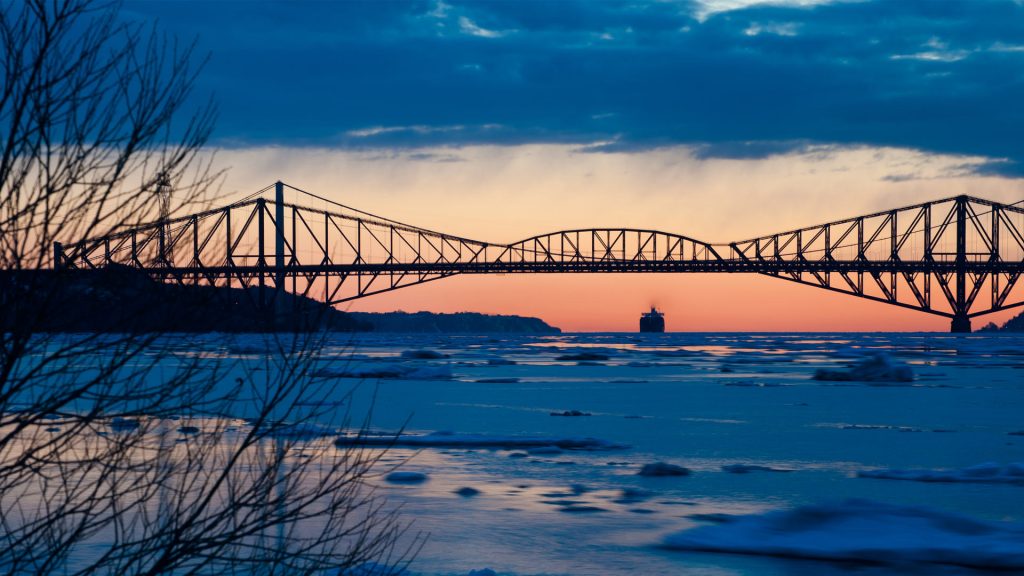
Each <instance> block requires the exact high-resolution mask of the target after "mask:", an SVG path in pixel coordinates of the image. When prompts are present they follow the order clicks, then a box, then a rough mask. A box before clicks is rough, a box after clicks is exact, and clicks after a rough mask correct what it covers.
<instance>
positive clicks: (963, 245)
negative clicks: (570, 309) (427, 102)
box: [54, 182, 1024, 332]
mask: <svg viewBox="0 0 1024 576" xmlns="http://www.w3.org/2000/svg"><path fill="white" fill-rule="evenodd" d="M273 188H274V190H275V194H274V196H273V197H272V198H264V197H262V196H260V197H257V198H251V199H248V200H246V201H244V202H238V203H235V204H231V205H229V206H225V207H223V208H218V209H215V210H208V211H205V212H201V213H197V214H193V215H190V216H184V217H180V218H173V219H168V220H162V221H157V222H153V223H151V224H147V225H143V226H139V227H135V228H130V229H125V230H120V231H117V232H115V233H112V234H109V235H106V236H102V237H98V238H90V239H86V240H80V241H76V242H73V243H66V244H61V243H57V244H55V245H54V268H56V269H94V268H102V267H104V266H110V265H114V264H118V265H124V266H131V267H135V268H139V269H142V270H145V271H146V272H147V273H148V274H150V275H151V276H152V277H154V278H156V279H159V280H162V281H166V282H178V283H181V284H196V285H200V284H202V285H216V286H234V287H243V288H250V287H252V288H255V287H259V288H260V289H259V290H253V291H248V292H252V293H254V294H255V295H256V297H257V298H259V300H260V303H261V304H263V305H265V306H266V307H267V308H268V310H272V309H273V308H274V306H275V302H274V300H275V295H276V294H279V293H280V292H281V291H289V292H291V293H295V294H301V295H303V296H307V297H312V298H318V299H320V300H322V301H323V302H325V303H328V304H337V303H341V302H345V301H349V300H353V299H356V298H364V297H367V296H370V295H373V294H379V293H382V292H388V291H392V290H397V289H399V288H404V287H408V286H413V285H416V284H422V283H424V282H430V281H434V280H438V279H441V278H445V277H448V276H453V275H456V274H497V273H501V274H505V273H595V272H623V273H625V272H633V273H649V272H662V273H670V272H674V273H683V272H686V273H696V272H705V273H750V274H764V275H769V276H774V277H776V278H781V279H784V280H789V281H792V282H797V283H801V284H806V285H809V286H814V287H817V288H823V289H826V290H832V291H836V292H841V293H845V294H850V295H853V296H857V297H860V298H866V299H870V300H875V301H878V302H884V303H886V304H891V305H895V306H901V307H905V308H911V309H914V310H919V311H922V312H926V313H929V314H937V315H940V316H945V317H948V318H950V319H951V320H952V324H951V327H952V330H953V331H954V332H966V331H970V319H971V318H973V317H975V316H980V315H983V314H988V313H991V312H996V311H999V310H1005V309H1008V308H1013V307H1016V306H1021V305H1024V294H1022V292H1024V289H1021V287H1020V284H1021V283H1019V280H1020V277H1021V274H1022V273H1024V207H1022V206H1021V203H1016V204H1001V203H997V202H991V201H988V200H984V199H981V198H974V197H971V196H957V197H954V198H945V199H942V200H936V201H933V202H925V203H921V204H916V205H913V206H906V207H903V208H894V209H892V210H887V211H882V212H877V213H874V214H868V215H864V216H857V217H853V218H847V219H844V220H839V221H836V222H829V223H825V224H819V225H816V226H810V227H807V228H801V229H798V230H790V231H787V232H781V233H777V234H771V235H767V236H761V237H756V238H751V239H747V240H743V241H737V242H728V243H708V242H703V241H700V240H696V239H694V238H690V237H688V236H683V235H679V234H673V233H669V232H661V231H657V230H643V229H632V228H593V229H581V230H564V231H559V232H553V233H550V234H544V235H540V236H533V237H530V238H527V239H524V240H520V241H518V242H513V243H510V244H504V243H491V242H484V241H479V240H473V239H468V238H462V237H458V236H453V235H450V234H444V233H441V232H436V231H432V230H427V229H424V228H419V227H416V226H411V225H408V224H403V223H401V222H396V221H394V220H390V219H388V218H384V217H379V216H375V215H373V214H369V213H366V212H362V211H359V210H355V209H352V208H349V207H347V206H343V205H341V204H337V203H333V202H330V201H327V200H325V199H323V198H321V197H318V196H314V195H310V196H313V197H314V198H316V199H317V200H319V201H321V202H328V203H330V208H328V209H317V208H312V207H309V206H306V205H300V204H298V203H292V202H288V201H286V199H285V190H286V189H288V190H292V191H294V192H296V193H301V194H309V193H307V192H304V191H302V190H299V189H297V188H294V187H291V186H288V185H287V184H283V183H281V182H278V183H276V184H275V185H274V186H273ZM268 190H269V187H268Z"/></svg>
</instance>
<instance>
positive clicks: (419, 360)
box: [170, 334, 1024, 575]
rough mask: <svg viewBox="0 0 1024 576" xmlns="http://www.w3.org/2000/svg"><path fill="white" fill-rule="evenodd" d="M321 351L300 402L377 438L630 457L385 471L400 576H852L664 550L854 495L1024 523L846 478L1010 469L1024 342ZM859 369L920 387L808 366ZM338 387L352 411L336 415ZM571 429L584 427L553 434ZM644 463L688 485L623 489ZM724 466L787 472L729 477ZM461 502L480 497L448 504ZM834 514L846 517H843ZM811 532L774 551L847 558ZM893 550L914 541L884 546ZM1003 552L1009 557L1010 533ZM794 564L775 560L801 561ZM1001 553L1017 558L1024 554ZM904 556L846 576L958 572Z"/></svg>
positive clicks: (982, 504)
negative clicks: (833, 378) (315, 378)
mask: <svg viewBox="0 0 1024 576" xmlns="http://www.w3.org/2000/svg"><path fill="white" fill-rule="evenodd" d="M170 338H171V339H172V341H173V343H174V344H175V346H176V347H177V349H178V350H179V353H178V354H179V357H181V358H186V359H193V358H201V359H203V361H206V362H211V363H212V362H219V361H222V360H223V359H225V358H227V359H238V360H240V361H242V362H243V363H247V364H251V366H254V367H258V366H261V365H262V364H263V363H264V353H263V351H264V350H267V349H269V348H270V347H271V346H270V345H269V344H268V343H267V342H266V341H264V336H261V335H243V336H225V335H216V334H213V335H203V336H198V337H196V336H172V337H170ZM323 353H324V356H323V358H322V360H321V361H320V364H319V366H318V371H317V373H318V374H319V375H320V379H319V382H320V383H321V384H323V385H325V386H326V388H325V389H327V390H330V392H329V393H327V394H326V395H325V396H323V397H317V398H307V399H305V401H306V402H307V403H309V405H310V406H315V405H318V404H319V405H323V406H330V407H334V408H336V409H338V410H348V411H350V413H351V414H353V415H355V416H356V417H361V416H362V415H363V414H365V413H367V412H368V411H370V410H371V409H372V424H373V427H374V428H375V429H377V430H380V431H395V430H398V429H401V428H405V429H406V431H407V432H408V433H412V434H428V433H435V432H438V431H450V432H451V433H454V434H485V435H488V437H489V438H491V439H493V438H495V437H511V438H520V437H523V436H531V437H536V436H541V437H549V438H552V439H565V438H579V437H593V438H598V439H602V440H605V441H607V442H609V443H614V444H620V445H626V446H628V447H626V448H618V449H611V450H595V451H578V450H564V451H561V452H557V451H542V452H546V453H529V452H528V451H527V450H526V449H525V448H524V447H517V446H506V447H498V448H494V447H492V448H481V447H474V446H458V447H451V446H448V447H425V448H420V449H413V448H396V449H393V450H392V451H391V453H390V454H389V456H388V458H387V459H386V461H385V462H384V464H385V465H389V466H397V465H401V469H402V470H407V471H415V472H422V473H425V474H426V475H427V476H428V480H427V481H425V482H422V483H401V484H398V483H389V482H387V481H385V480H384V479H383V477H382V478H380V479H378V480H377V482H378V484H379V485H380V490H382V491H383V492H385V493H386V494H387V495H388V496H389V499H390V501H391V503H392V504H394V505H401V507H402V510H403V517H404V518H405V519H407V520H411V521H412V522H413V532H414V533H415V532H420V533H424V534H428V535H429V538H428V540H427V542H426V545H425V546H424V547H423V549H422V551H421V552H420V553H419V555H418V556H417V558H416V560H415V561H414V563H413V564H412V566H411V567H410V570H411V571H412V572H413V573H415V574H424V575H434V574H467V573H469V572H470V571H471V570H478V569H482V568H485V567H489V568H491V569H493V570H495V571H496V572H497V573H499V574H695V575H764V574H767V575H774V574H807V575H820V574H825V575H828V574H846V573H848V572H849V571H850V568H851V566H850V564H848V563H830V562H822V561H815V560H807V559H796V558H789V559H784V558H778V557H769V556H762V555H740V554H727V553H709V552H697V551H686V550H676V549H670V548H668V547H666V546H665V545H664V544H665V542H666V540H667V539H668V538H669V537H670V536H671V535H674V534H678V533H680V532H683V531H685V530H688V529H691V528H695V527H700V526H715V525H718V524H716V522H715V521H716V520H719V519H721V517H722V515H751V514H760V513H764V512H767V511H771V510H790V509H793V508H794V507H798V506H803V505H811V504H829V503H838V502H841V501H844V500H846V499H850V498H859V499H867V500H871V501H875V502H881V503H886V504H891V505H894V506H896V507H897V509H898V510H904V509H910V508H907V507H926V508H927V509H928V510H935V511H941V512H952V513H956V514H962V515H966V516H969V517H970V518H973V519H977V520H980V521H985V522H1014V523H1017V522H1024V482H994V481H986V482H946V483H923V482H915V481H900V480H888V479H875V478H862V477H857V472H858V471H862V470H876V469H886V468H899V469H910V468H913V469H927V470H953V469H961V468H966V467H970V466H974V465H977V464H980V463H985V462H995V463H1000V464H1008V463H1014V462H1024V435H1016V434H1013V433H1015V432H1022V431H1024V412H1022V410H1021V409H1022V407H1024V336H1015V335H970V336H951V335H945V334H664V335H659V334H645V335H638V334H563V335H513V336H507V335H485V336H446V335H385V334H376V335H359V336H356V337H352V336H350V335H341V334H339V335H334V336H331V337H330V338H329V340H328V342H327V345H326V346H325V348H324V349H323ZM873 354H883V355H884V356H885V358H886V359H887V361H888V362H890V363H891V364H893V365H895V366H909V367H910V369H911V370H912V372H913V374H914V381H913V382H910V383H891V382H874V383H871V382H827V381H819V380H815V379H813V378H812V376H813V375H814V373H815V371H816V370H818V369H822V368H826V369H845V368H846V366H848V365H849V364H851V363H854V362H857V361H860V360H863V359H864V358H865V357H867V356H870V355H873ZM257 373H258V372H257ZM381 376H383V377H381ZM353 388H356V393H355V395H354V396H353V398H352V399H351V400H349V401H347V402H346V403H345V404H343V405H341V404H339V400H341V399H342V398H343V397H344V395H345V394H346V393H347V392H349V391H350V390H352V389H353ZM318 389H319V388H318ZM236 409H237V412H238V413H236V414H231V416H235V417H238V418H244V417H246V414H245V403H244V402H243V403H239V404H238V405H237V406H236ZM573 410H576V411H579V412H582V413H585V414H589V415H583V416H553V415H552V413H562V412H565V411H573ZM444 438H449V439H450V438H453V436H444ZM551 452H554V453H551ZM657 461H664V462H668V463H671V464H676V465H679V466H684V467H686V468H688V469H689V470H691V474H690V475H689V476H684V477H657V478H652V477H644V476H640V475H638V474H637V472H638V471H639V470H640V468H641V467H642V466H643V465H644V464H648V463H652V462H657ZM738 464H741V465H752V466H762V467H767V468H771V469H775V470H783V471H784V472H778V471H765V470H758V471H752V472H750V473H747V474H735V473H729V472H727V471H725V470H723V467H724V466H730V465H738ZM382 472H386V470H382ZM1021 480H1024V477H1022V478H1021ZM466 487H469V488H473V489H475V490H477V491H478V494H476V495H475V496H463V495H460V494H458V493H457V491H458V490H459V489H461V488H466ZM849 509H850V507H845V508H842V510H844V512H843V513H844V514H846V515H847V517H850V515H849V512H848V510H849ZM853 509H856V505H854V506H853ZM915 514H916V512H915ZM929 518H930V517H929ZM852 520H853V522H852V526H853V529H854V531H856V530H857V529H861V528H858V527H862V526H863V524H858V520H859V518H858V517H857V516H856V514H854V515H853V516H852ZM884 522H887V520H883V528H884ZM812 524H813V523H812ZM937 524H938V529H939V530H940V536H941V537H942V538H945V537H946V536H950V537H951V538H952V539H953V540H951V541H955V540H956V539H955V537H956V533H955V532H956V526H952V527H951V525H954V524H958V522H950V521H949V520H948V519H947V520H940V521H937ZM721 526H723V527H728V526H729V524H722V525H721ZM812 528H814V530H817V532H814V533H812V534H811V535H810V536H807V537H804V535H803V534H802V533H799V532H793V533H792V534H786V536H787V537H788V536H793V538H795V539H796V540H798V541H800V543H802V544H801V545H803V544H807V545H808V546H810V545H812V544H813V543H814V542H815V538H818V539H819V540H820V539H824V540H825V541H830V542H832V543H835V542H837V541H840V542H844V543H845V542H847V541H849V540H851V537H850V534H849V533H842V534H839V533H837V532H834V531H833V532H828V529H830V528H829V527H828V526H812ZM908 529H909V528H908ZM914 529H915V530H916V528H914ZM794 530H795V528H794ZM823 530H824V531H823ZM975 532H977V530H975ZM1000 534H1003V535H1004V536H1005V534H1004V533H1000ZM893 535H894V538H895V539H896V540H900V538H902V537H903V536H906V535H907V534H906V533H903V532H900V529H899V528H898V527H897V528H895V529H894V532H893ZM919 535H920V534H919ZM727 536H729V538H732V537H733V536H734V535H729V534H727ZM855 536H856V535H855ZM855 536H854V537H853V539H852V541H853V542H854V543H856V537H855ZM1016 537H1017V536H1016V533H1015V532H1013V533H1010V536H1009V537H1008V538H1009V539H1010V541H1014V538H1016ZM801 538H802V540H801ZM942 538H937V539H936V542H938V541H939V540H942ZM755 540H756V538H755ZM1017 541H1020V542H1022V543H1024V532H1021V533H1020V538H1019V540H1017ZM899 544H900V542H897V545H899ZM940 544H941V546H948V543H947V542H946V541H945V540H942V542H938V543H937V544H936V545H940ZM727 548H728V547H727ZM733 549H736V550H739V549H740V547H739V546H738V545H737V546H734V547H733ZM747 551H749V550H747ZM796 552H797V553H794V554H790V555H796V556H806V555H807V554H805V553H804V552H806V549H801V550H797V551H796ZM1011 552H1013V553H1017V554H1018V555H1019V556H1020V557H1021V558H1024V544H1022V547H1021V549H1019V550H1015V551H1011ZM926 556H928V555H926ZM975 556H977V557H979V558H980V557H981V556H980V553H979V554H976V555H975ZM928 557H931V556H928ZM897 559H899V555H898V554H897ZM904 559H905V560H907V561H905V562H901V563H897V564H892V563H885V564H883V565H876V566H861V565H859V564H858V565H857V566H858V571H859V572H862V573H867V574H891V573H896V574H903V573H914V574H960V573H971V572H970V570H969V569H968V568H962V567H957V566H948V565H942V566H936V565H933V564H928V563H924V564H922V563H921V562H920V558H917V559H913V558H912V555H907V556H905V558H904ZM1021 562H1022V564H1021V565H1022V566H1024V560H1021Z"/></svg>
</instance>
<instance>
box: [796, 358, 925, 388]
mask: <svg viewBox="0 0 1024 576" xmlns="http://www.w3.org/2000/svg"><path fill="white" fill-rule="evenodd" d="M814 379H815V380H824V381H829V382H897V383H905V382H913V381H914V372H913V371H912V370H911V369H910V367H909V366H906V365H903V364H896V363H894V362H893V361H892V360H890V359H889V357H888V356H886V355H885V354H872V355H870V356H868V357H866V358H863V359H861V360H860V361H859V362H855V363H854V364H852V365H851V366H849V367H848V368H845V369H839V370H835V369H828V368H820V369H818V370H817V371H816V372H815V373H814Z"/></svg>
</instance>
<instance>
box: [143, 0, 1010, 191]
mask: <svg viewBox="0 0 1024 576" xmlns="http://www.w3.org/2000/svg"><path fill="white" fill-rule="evenodd" d="M124 13H125V15H126V16H127V17H131V18H138V19H144V20H150V19H157V20H158V21H159V26H160V27H161V28H162V29H164V30H166V31H168V32H171V33H173V34H175V35H177V36H178V37H180V38H182V39H190V38H193V37H196V38H198V42H199V46H200V49H201V50H202V51H209V52H210V54H211V59H210V62H209V64H208V66H207V67H206V69H205V70H204V72H203V74H202V76H201V78H200V81H199V86H198V92H197V93H198V94H200V95H205V94H209V93H211V92H212V93H213V94H214V95H215V97H216V99H217V100H218V102H219V105H220V120H219V123H218V129H217V132H216V141H215V143H216V144H218V145H220V146H226V147H248V146H266V145H276V146H292V147H295V146H298V147H302V146H312V147H336V148H343V149H401V150H410V149H425V150H426V149H436V147H438V146H442V147H443V146H455V147H458V146H466V145H489V144H497V145H508V146H512V145H520V144H539V143H560V144H574V145H577V146H579V147H580V148H582V149H586V150H591V151H595V152H602V151H604V152H607V151H626V152H638V151H646V150H651V149H656V148H659V147H666V146H676V145H686V146H691V147H693V150H694V151H695V152H694V154H695V155H696V156H697V157H699V158H763V157H769V156H773V155H778V154H782V153H788V152H793V151H806V150H809V149H814V147H816V146H833V147H834V146H839V147H843V146H869V147H895V148H906V149H912V150H919V151H923V152H929V153H939V154H950V155H965V156H975V157H978V156H980V157H984V158H986V159H988V160H989V161H987V162H981V163H974V164H972V165H971V166H970V170H972V171H974V172H976V173H980V174H997V175H1003V176H1010V177H1015V176H1018V175H1022V174H1024V138H1022V137H1021V134H1022V132H1024V112H1022V109H1021V103H1022V102H1024V4H1022V3H1021V2H1018V1H1014V0H1005V1H983V0H933V1H911V0H893V1H885V0H881V1H859V2H858V1H852V2H814V1H808V0H805V1H803V2H789V3H781V4H770V3H758V2H751V1H749V0H747V1H743V0H724V1H719V2H695V1H679V2H613V1H601V2H575V1H569V0H560V1H557V2H554V1H528V2H510V1H502V2H459V1H455V0H450V1H444V2H440V1H436V0H432V1H423V2H419V1H417V2H344V3H342V2H316V3H302V2H289V3H253V2H213V3H196V2H163V1H152V0H147V1H144V2H143V1H129V2H127V3H126V4H125V6H124ZM427 157H428V156H427V155H426V154H424V156H423V158H427ZM431 157H434V158H436V159H438V160H445V159H447V158H449V157H448V156H446V155H435V156H431ZM423 158H421V159H423Z"/></svg>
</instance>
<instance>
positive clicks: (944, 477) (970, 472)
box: [857, 462, 1024, 485]
mask: <svg viewBox="0 0 1024 576" xmlns="http://www.w3.org/2000/svg"><path fill="white" fill-rule="evenodd" d="M857 477H859V478H876V479H881V480H911V481H914V482H966V483H981V484H1021V485H1024V462H1011V463H1009V464H1006V465H1005V466H1004V465H1002V464H997V463H995V462H985V463H984V464H977V465H975V466H969V467H967V468H961V469H959V470H929V469H909V470H904V469H899V468H884V469H880V470H861V471H859V472H857Z"/></svg>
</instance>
